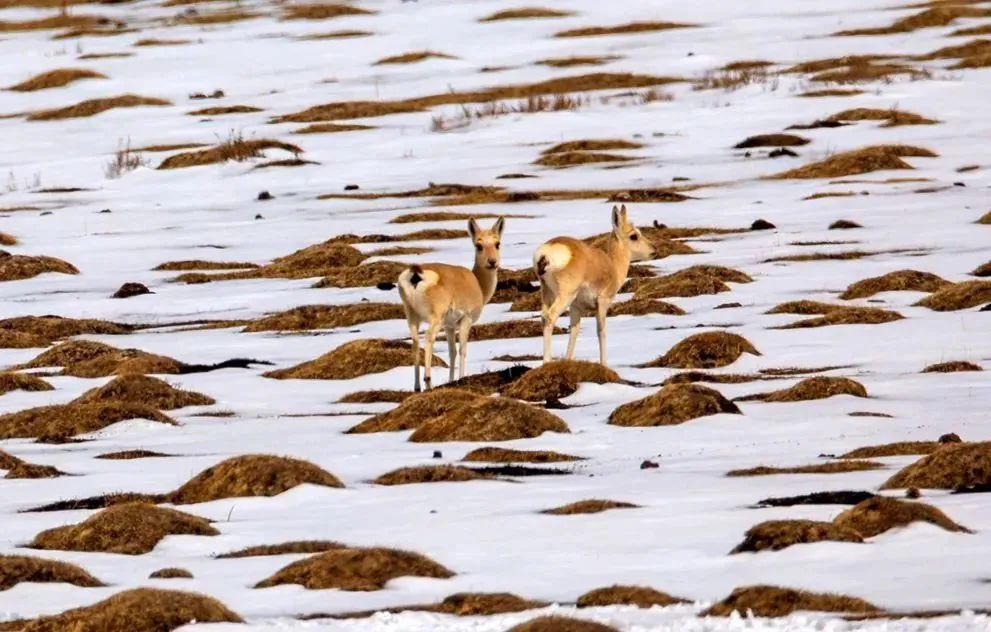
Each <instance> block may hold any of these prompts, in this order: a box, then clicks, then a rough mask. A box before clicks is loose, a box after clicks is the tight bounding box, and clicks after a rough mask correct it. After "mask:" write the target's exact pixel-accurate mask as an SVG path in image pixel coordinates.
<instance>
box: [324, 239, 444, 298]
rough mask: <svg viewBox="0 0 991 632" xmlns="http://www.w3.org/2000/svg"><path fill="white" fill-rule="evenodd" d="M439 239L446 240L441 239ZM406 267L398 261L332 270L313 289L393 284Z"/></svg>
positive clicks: (375, 262) (377, 262)
mask: <svg viewBox="0 0 991 632" xmlns="http://www.w3.org/2000/svg"><path fill="white" fill-rule="evenodd" d="M452 232H458V231H452ZM441 239H446V238H445V237H441ZM408 267H409V264H408V263H401V262H399V261H372V262H371V263H364V264H362V265H360V266H351V267H341V268H334V269H333V270H330V271H328V272H327V274H325V275H324V277H323V278H322V279H320V280H319V281H317V282H316V283H314V284H313V287H315V288H327V287H337V288H342V287H373V286H376V285H378V284H380V283H395V281H396V279H397V278H399V275H400V274H402V272H403V270H405V269H406V268H408Z"/></svg>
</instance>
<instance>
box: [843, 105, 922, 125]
mask: <svg viewBox="0 0 991 632" xmlns="http://www.w3.org/2000/svg"><path fill="white" fill-rule="evenodd" d="M825 120H827V121H884V125H882V126H881V127H900V126H902V125H935V124H936V123H938V122H939V121H936V120H933V119H928V118H926V117H924V116H920V115H919V114H913V113H912V112H903V111H901V110H899V109H897V108H891V109H888V110H882V109H878V108H853V109H851V110H843V111H842V112H837V113H836V114H833V115H832V116H829V117H827V118H826V119H825Z"/></svg>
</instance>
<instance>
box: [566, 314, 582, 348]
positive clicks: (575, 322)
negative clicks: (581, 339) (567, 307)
mask: <svg viewBox="0 0 991 632" xmlns="http://www.w3.org/2000/svg"><path fill="white" fill-rule="evenodd" d="M570 315H571V324H570V326H569V327H568V359H569V360H574V359H575V343H577V342H578V332H579V330H581V326H582V313H581V310H579V309H578V307H577V306H576V305H575V304H574V303H572V304H571V312H570Z"/></svg>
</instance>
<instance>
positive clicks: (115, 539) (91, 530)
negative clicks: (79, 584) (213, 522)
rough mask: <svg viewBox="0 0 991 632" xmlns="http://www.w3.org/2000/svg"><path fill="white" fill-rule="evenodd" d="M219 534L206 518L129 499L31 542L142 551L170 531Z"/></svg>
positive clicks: (72, 548)
mask: <svg viewBox="0 0 991 632" xmlns="http://www.w3.org/2000/svg"><path fill="white" fill-rule="evenodd" d="M219 534H220V532H219V531H217V530H216V529H214V528H213V527H212V526H210V521H209V520H206V519H205V518H200V517H199V516H193V515H190V514H187V513H183V512H181V511H176V510H175V509H166V508H164V507H156V506H155V505H152V504H148V503H126V504H122V505H114V506H113V507H108V508H107V509H104V510H103V511H101V512H99V513H97V514H95V515H93V516H90V517H89V518H87V519H86V520H85V521H83V522H81V523H79V524H74V525H68V526H65V527H56V528H55V529H49V530H47V531H42V532H41V533H39V534H38V535H37V536H35V538H34V540H32V542H31V544H29V545H28V546H30V547H31V548H35V549H48V550H56V551H100V552H104V553H120V554H123V555H141V554H143V553H148V552H149V551H151V550H152V549H154V548H155V546H156V545H157V544H158V543H159V542H160V541H161V540H162V539H163V538H165V537H166V536H169V535H219Z"/></svg>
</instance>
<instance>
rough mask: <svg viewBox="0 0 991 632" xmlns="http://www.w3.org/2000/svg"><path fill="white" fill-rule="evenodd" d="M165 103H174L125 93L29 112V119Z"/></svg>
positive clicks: (78, 115)
mask: <svg viewBox="0 0 991 632" xmlns="http://www.w3.org/2000/svg"><path fill="white" fill-rule="evenodd" d="M163 105H172V103H171V102H170V101H167V100H165V99H157V98H153V97H142V96H138V95H135V94H124V95H120V96H116V97H107V98H104V99H88V100H86V101H80V102H79V103H76V104H75V105H70V106H67V107H63V108H54V109H51V110H39V111H37V112H32V113H31V114H28V116H27V120H29V121H55V120H61V119H69V118H85V117H89V116H96V115H97V114H100V113H102V112H106V111H107V110H113V109H116V108H134V107H139V106H163Z"/></svg>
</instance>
